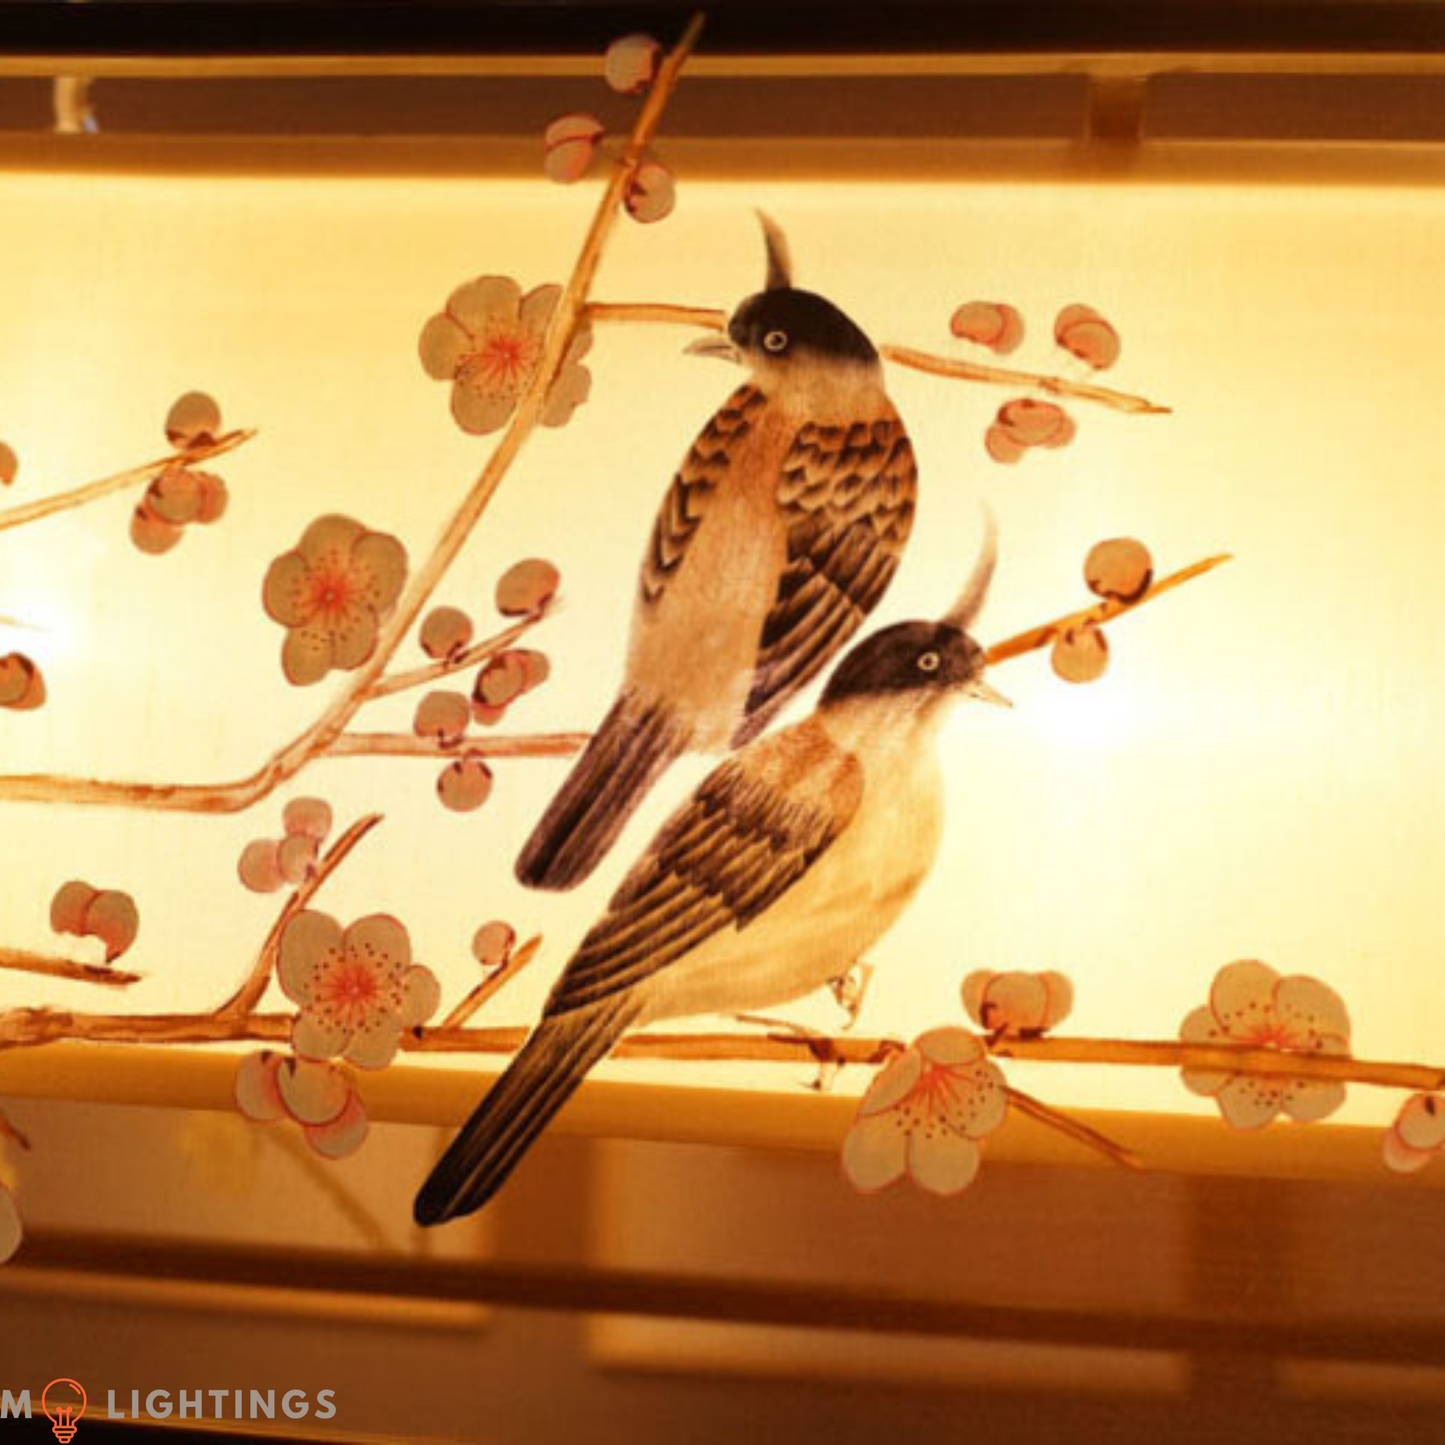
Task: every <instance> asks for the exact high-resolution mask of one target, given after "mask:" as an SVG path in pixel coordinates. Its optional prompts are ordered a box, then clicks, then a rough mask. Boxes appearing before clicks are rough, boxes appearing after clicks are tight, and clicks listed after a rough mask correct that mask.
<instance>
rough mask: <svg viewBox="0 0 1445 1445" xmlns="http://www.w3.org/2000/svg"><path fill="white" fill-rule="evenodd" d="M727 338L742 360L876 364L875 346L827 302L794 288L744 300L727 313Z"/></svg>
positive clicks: (759, 293)
mask: <svg viewBox="0 0 1445 1445" xmlns="http://www.w3.org/2000/svg"><path fill="white" fill-rule="evenodd" d="M728 336H729V337H730V338H731V339H732V342H733V344H734V345H735V346H736V347H737V348H738V349H739V350H740V351H741V352H742V353H743V354H744V355H745V356H747V355H753V356H757V357H760V358H763V359H766V360H768V361H772V362H777V363H781V364H786V363H788V362H790V361H793V360H795V359H798V358H808V359H810V360H815V361H816V360H826V361H857V362H874V361H877V360H878V349H877V347H875V346H874V345H873V343H872V342H871V341H869V339H868V338H867V336H865V335H864V334H863V331H862V329H861V328H860V327H859V326H858V325H857V324H856V323H854V322H853V321H851V320H849V318H848V317H847V316H845V315H844V314H843V313H842V312H841V311H840V310H839V309H838V308H837V307H836V306H834V305H833V303H832V302H831V301H829V300H828V299H827V297H825V296H819V295H817V294H816V293H815V292H813V291H800V290H798V289H797V288H796V287H794V286H781V287H778V288H776V289H773V290H769V291H759V292H758V293H757V295H756V296H749V297H748V299H747V300H746V301H744V302H743V303H742V305H741V306H739V307H738V309H737V310H736V311H734V312H733V315H732V320H731V321H729V322H728Z"/></svg>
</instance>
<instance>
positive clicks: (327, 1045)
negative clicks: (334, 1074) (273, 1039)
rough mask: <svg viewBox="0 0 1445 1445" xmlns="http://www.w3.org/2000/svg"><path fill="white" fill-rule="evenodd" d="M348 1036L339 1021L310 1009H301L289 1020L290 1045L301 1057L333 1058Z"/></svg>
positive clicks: (347, 1032)
mask: <svg viewBox="0 0 1445 1445" xmlns="http://www.w3.org/2000/svg"><path fill="white" fill-rule="evenodd" d="M350 1036H351V1035H350V1032H349V1031H348V1030H347V1029H345V1028H343V1027H342V1026H341V1025H340V1024H339V1023H336V1022H334V1021H330V1020H326V1019H323V1018H322V1017H321V1015H319V1014H317V1013H315V1012H313V1011H312V1010H310V1009H302V1011H301V1012H300V1013H299V1014H297V1015H296V1017H295V1018H294V1019H293V1020H292V1022H291V1047H292V1049H293V1050H295V1052H296V1053H297V1054H298V1055H299V1056H300V1057H301V1058H303V1059H314V1060H318V1061H320V1060H324V1059H334V1058H335V1057H336V1056H337V1054H339V1053H340V1052H341V1051H342V1049H344V1048H345V1047H346V1041H347V1039H348V1038H350Z"/></svg>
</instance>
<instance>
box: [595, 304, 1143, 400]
mask: <svg viewBox="0 0 1445 1445" xmlns="http://www.w3.org/2000/svg"><path fill="white" fill-rule="evenodd" d="M587 315H588V318H589V319H590V320H592V321H602V322H607V321H621V322H634V323H636V322H644V323H654V324H655V323H659V322H660V323H663V324H666V325H673V326H700V327H702V328H703V329H704V330H707V331H724V330H726V329H727V324H728V314H727V312H726V311H717V310H714V309H713V308H711V307H706V306H672V305H669V304H668V303H666V302H658V301H642V302H636V303H625V302H622V303H618V302H602V301H599V302H594V303H593V304H592V305H591V306H589V307H588V308H587ZM878 350H879V352H880V353H881V354H882V355H883V356H884V357H885V358H886V359H887V360H889V361H891V362H893V363H894V364H895V365H898V366H906V367H909V368H911V369H912V370H914V371H924V372H927V373H928V374H929V375H930V376H946V377H950V378H952V379H953V380H955V381H978V382H983V383H985V384H986V385H989V386H1008V387H1018V388H1021V389H1023V390H1026V391H1027V390H1030V389H1037V390H1039V391H1045V392H1048V393H1049V395H1051V396H1064V397H1068V398H1070V399H1071V400H1073V401H1091V402H1096V403H1097V404H1098V405H1100V406H1107V407H1112V408H1113V409H1114V410H1115V411H1123V412H1129V413H1132V414H1133V415H1136V416H1164V415H1167V414H1168V413H1169V410H1170V408H1169V407H1167V406H1159V405H1157V404H1156V403H1155V402H1152V401H1147V400H1146V399H1145V398H1144V397H1142V396H1131V395H1129V393H1128V392H1123V391H1115V390H1113V389H1112V388H1111V387H1107V386H1095V385H1093V384H1092V383H1090V382H1085V381H1069V380H1068V379H1067V378H1065V377H1062V376H1043V375H1040V374H1039V373H1037V372H1032V371H1013V370H1010V369H1009V368H1007V367H1001V366H984V365H982V364H981V363H979V362H976V361H965V360H964V359H962V358H961V357H953V356H937V355H935V354H934V353H933V352H931V351H919V350H917V349H916V348H915V347H912V346H895V345H893V344H892V343H891V342H886V341H885V342H883V343H882V345H880V346H879V348H878Z"/></svg>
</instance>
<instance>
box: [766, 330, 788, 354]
mask: <svg viewBox="0 0 1445 1445" xmlns="http://www.w3.org/2000/svg"><path fill="white" fill-rule="evenodd" d="M763 347H764V349H765V350H768V351H786V350H787V349H788V333H787V332H786V331H770V332H768V334H767V335H766V336H765V337H763Z"/></svg>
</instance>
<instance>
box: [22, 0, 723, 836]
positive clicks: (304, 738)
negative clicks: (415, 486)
mask: <svg viewBox="0 0 1445 1445" xmlns="http://www.w3.org/2000/svg"><path fill="white" fill-rule="evenodd" d="M702 26H703V16H702V15H701V14H700V13H699V14H696V15H694V16H693V17H692V19H691V20H690V21H689V23H688V26H687V28H686V30H685V31H684V32H683V35H682V39H681V40H679V41H678V43H677V45H676V46H674V48H673V49H672V50H671V51H670V52H669V54H668V55H667V57H666V59H665V60H664V61H663V63H662V65H661V67H660V69H659V70H658V74H657V78H656V80H654V81H653V84H652V88H651V89H650V90H649V91H648V93H647V99H646V100H645V101H644V102H643V104H642V108H641V110H640V111H639V113H638V117H637V122H636V124H635V125H634V126H633V128H632V134H631V136H630V137H629V139H628V142H627V145H626V147H625V149H624V150H623V152H622V154H621V155H620V156H619V157H618V160H617V162H616V164H615V166H614V168H613V172H612V176H611V178H610V179H609V180H608V183H607V186H606V187H605V189H604V190H603V193H602V196H601V199H600V200H599V201H598V204H597V209H596V211H595V212H594V213H593V216H592V222H591V225H590V226H589V227H588V229H587V234H586V236H585V238H584V239H583V242H582V246H581V249H580V251H579V252H578V255H577V260H576V263H575V264H574V266H573V268H572V273H571V275H570V276H569V277H568V279H567V283H566V285H565V286H564V287H563V289H562V295H561V297H560V298H559V300H558V302H557V305H556V307H555V309H554V310H553V312H552V319H551V322H550V323H549V325H548V328H547V334H546V337H545V339H544V341H543V344H542V354H541V357H540V358H539V360H538V362H537V367H536V370H535V371H534V372H533V373H532V376H531V379H530V380H529V381H528V383H527V385H526V387H525V388H523V391H522V395H521V397H520V398H519V399H518V402H517V409H516V410H515V411H514V412H513V413H512V419H511V421H510V422H509V423H508V425H507V428H506V430H505V431H503V433H502V435H501V437H500V438H499V439H498V441H497V444H496V446H495V447H494V448H493V449H492V453H491V455H490V457H489V458H488V459H487V462H486V465H485V466H484V467H483V468H482V470H481V473H480V474H479V475H478V477H477V479H476V481H475V482H473V484H472V486H471V489H470V490H469V491H468V492H467V494H466V496H465V497H463V499H462V501H461V504H460V505H459V506H458V507H457V509H456V510H455V511H454V512H453V513H452V515H451V517H450V518H449V519H448V520H447V522H446V524H445V525H444V526H443V528H442V530H441V535H440V536H439V537H438V539H437V541H436V543H435V544H434V545H433V547H432V550H431V552H430V553H429V554H428V556H427V557H426V558H425V559H424V560H423V562H422V564H421V566H420V567H419V568H418V569H417V570H416V572H415V573H414V574H413V575H412V577H411V579H410V581H409V583H408V584H407V587H406V590H405V592H404V593H403V594H402V598H401V601H400V602H399V603H398V604H397V607H396V610H395V611H394V612H393V613H392V614H391V616H390V617H389V618H388V619H387V620H386V622H385V623H384V624H383V626H382V628H381V631H380V633H379V635H378V638H377V643H376V647H375V649H374V650H373V652H372V654H371V657H370V658H369V659H368V660H367V661H366V662H365V663H364V664H363V665H362V666H361V667H360V668H358V669H357V670H356V672H355V673H353V674H352V676H351V678H350V680H349V681H348V682H347V684H346V686H345V687H344V688H343V689H342V690H341V692H340V693H338V694H337V696H336V697H335V698H334V699H333V700H332V702H331V703H330V704H329V705H328V706H327V707H326V709H325V710H324V711H323V712H322V713H321V715H320V717H318V718H317V719H316V720H315V721H314V722H313V723H312V724H311V725H310V726H309V727H308V728H306V729H305V730H304V731H303V732H301V733H300V734H298V735H297V736H296V737H295V738H293V739H292V740H291V742H289V743H288V744H286V745H285V746H284V747H282V748H280V749H279V750H278V751H277V752H276V753H274V754H273V755H272V756H271V757H270V758H269V759H268V760H267V761H266V762H265V763H263V764H262V766H261V767H259V768H258V769H257V770H256V771H255V772H254V773H252V774H251V775H250V776H249V777H245V778H238V779H236V780H234V781H232V782H227V783H208V784H175V783H133V782H108V781H101V780H99V779H90V778H75V777H67V776H64V775H58V774H43V773H40V774H23V775H12V776H9V777H0V799H5V800H11V801H17V802H32V803H73V804H83V805H89V806H92V807H123V808H145V809H159V810H164V811H170V812H187V813H236V812H241V811H243V810H244V809H246V808H249V807H251V806H253V805H254V804H256V803H258V802H259V801H260V800H261V799H262V798H265V797H268V796H269V795H270V794H271V793H272V792H274V791H275V790H276V789H277V788H278V787H280V786H281V784H282V783H285V782H287V781H289V780H290V779H291V778H293V777H294V776H295V775H296V774H297V773H298V772H300V771H301V769H302V768H304V767H305V766H306V764H307V763H309V762H310V761H311V760H312V759H313V758H318V757H321V756H323V755H324V754H325V753H326V752H327V751H328V749H329V748H330V747H331V745H332V744H333V743H334V742H335V741H336V740H337V739H338V738H339V737H340V736H341V735H342V734H343V733H344V732H345V731H346V727H347V724H348V723H349V722H350V721H351V719H352V718H353V717H354V716H355V714H356V711H357V709H358V708H360V707H361V705H362V704H363V703H364V702H365V701H366V700H367V699H368V698H369V697H371V696H373V695H375V694H374V689H375V688H376V686H377V684H378V683H379V682H380V681H381V680H382V678H383V677H384V676H385V674H386V669H387V667H388V665H389V664H390V662H391V660H392V658H393V656H394V655H395V654H396V651H397V648H398V647H400V645H401V643H402V641H403V639H404V638H405V637H406V635H407V634H408V633H409V632H410V630H411V628H412V625H413V624H414V623H415V622H416V620H417V618H418V616H419V615H420V614H421V610H422V608H423V607H425V606H426V604H427V601H428V599H429V598H430V597H431V595H432V593H433V592H434V591H435V590H436V588H437V586H438V584H439V583H440V582H441V580H442V578H443V577H445V576H446V573H447V571H448V569H449V568H450V567H451V565H452V563H453V562H454V561H455V560H456V558H457V554H458V553H459V552H460V551H461V550H462V548H463V546H464V545H465V544H466V542H467V539H468V538H469V537H470V536H471V534H472V531H473V529H474V528H475V527H476V525H477V523H478V522H479V521H480V520H481V517H482V514H483V513H484V512H485V511H486V509H487V506H488V504H489V503H490V502H491V500H492V497H493V496H494V495H495V494H496V491H497V488H498V487H499V486H500V485H501V484H502V481H503V479H504V478H505V477H506V475H507V472H508V470H509V469H510V467H511V465H512V462H513V461H514V460H515V459H516V456H517V454H518V452H520V451H521V449H522V445H523V443H524V442H525V441H526V440H527V439H528V437H530V436H531V434H532V432H533V431H534V430H535V428H536V427H537V425H538V423H539V422H540V421H541V417H542V412H543V410H544V409H545V407H546V404H547V393H548V392H549V391H550V390H551V387H552V383H553V382H554V381H555V380H556V378H557V376H558V373H559V372H560V371H561V369H562V365H563V362H564V361H565V359H566V356H567V352H568V350H569V348H570V347H571V345H572V341H573V338H574V337H575V335H576V333H577V328H578V326H579V325H580V324H581V322H582V320H583V317H584V313H585V311H586V307H587V296H588V292H589V291H590V290H591V287H592V282H593V280H594V278H595V277H596V274H597V267H598V264H599V263H600V262H601V260H602V251H603V247H604V245H605V244H606V241H607V238H608V236H609V235H610V233H611V231H612V227H613V226H614V225H615V223H616V221H617V217H618V212H619V208H620V206H621V203H622V198H623V196H624V194H625V193H626V191H627V187H628V185H629V184H630V183H631V180H632V177H633V175H634V173H635V172H636V170H637V168H638V166H639V165H641V164H642V161H643V159H644V158H645V157H646V155H647V151H648V147H649V146H650V145H651V144H652V138H653V136H654V134H655V133H656V131H657V127H658V124H659V122H660V121H661V120H662V115H663V111H664V110H665V109H666V107H667V103H668V101H669V100H670V99H671V97H672V93H673V91H674V90H675V89H676V87H677V82H678V80H679V78H680V77H681V74H682V69H683V66H684V65H685V64H686V62H687V59H688V57H689V56H690V55H691V54H692V50H693V47H694V46H695V45H696V43H697V39H698V36H699V35H700V34H701V32H702Z"/></svg>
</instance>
